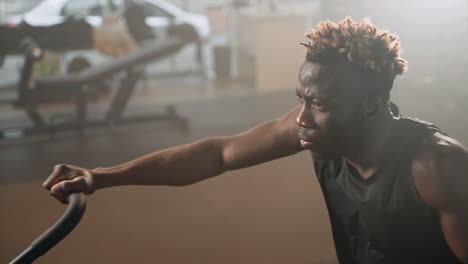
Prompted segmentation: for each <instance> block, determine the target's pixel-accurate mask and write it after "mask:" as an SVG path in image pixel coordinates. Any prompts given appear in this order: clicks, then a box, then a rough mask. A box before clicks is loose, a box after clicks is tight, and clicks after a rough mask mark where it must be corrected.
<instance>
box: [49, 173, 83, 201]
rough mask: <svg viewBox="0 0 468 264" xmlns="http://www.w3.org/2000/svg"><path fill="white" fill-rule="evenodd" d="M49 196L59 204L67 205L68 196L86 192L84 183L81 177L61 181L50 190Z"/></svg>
mask: <svg viewBox="0 0 468 264" xmlns="http://www.w3.org/2000/svg"><path fill="white" fill-rule="evenodd" d="M50 191H51V194H52V195H53V196H55V197H56V198H57V199H58V200H59V201H60V202H62V203H68V195H69V194H70V193H74V192H85V193H86V192H87V185H86V181H85V179H84V178H83V177H77V178H74V179H72V180H65V181H61V182H59V183H57V184H55V185H53V186H52V187H51V188H50Z"/></svg>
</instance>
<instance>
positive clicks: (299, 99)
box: [296, 93, 303, 102]
mask: <svg viewBox="0 0 468 264" xmlns="http://www.w3.org/2000/svg"><path fill="white" fill-rule="evenodd" d="M296 97H297V100H298V101H299V102H302V101H303V100H302V96H301V94H300V93H296Z"/></svg>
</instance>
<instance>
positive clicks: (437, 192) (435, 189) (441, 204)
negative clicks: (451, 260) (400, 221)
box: [413, 133, 468, 263]
mask: <svg viewBox="0 0 468 264" xmlns="http://www.w3.org/2000/svg"><path fill="white" fill-rule="evenodd" d="M417 156H418V158H417V161H416V162H415V163H414V164H413V178H414V180H415V184H416V188H417V190H418V192H419V194H420V196H421V198H422V199H423V200H424V201H425V202H426V203H427V204H428V205H430V206H431V207H433V208H435V209H437V210H438V211H439V215H440V225H441V229H442V231H443V234H444V236H445V239H446V241H447V244H448V245H449V247H450V249H451V250H452V252H453V253H454V254H455V255H456V256H457V257H458V258H460V260H463V261H464V262H465V263H468V192H467V190H468V152H467V151H466V147H464V146H463V145H462V144H460V143H459V142H457V141H456V140H454V139H452V138H449V137H446V136H444V135H442V134H439V133H436V134H435V135H434V136H433V137H431V138H428V140H426V141H425V142H424V143H423V147H422V149H421V151H420V153H419V154H418V155H417Z"/></svg>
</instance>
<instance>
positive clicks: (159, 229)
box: [0, 77, 468, 264]
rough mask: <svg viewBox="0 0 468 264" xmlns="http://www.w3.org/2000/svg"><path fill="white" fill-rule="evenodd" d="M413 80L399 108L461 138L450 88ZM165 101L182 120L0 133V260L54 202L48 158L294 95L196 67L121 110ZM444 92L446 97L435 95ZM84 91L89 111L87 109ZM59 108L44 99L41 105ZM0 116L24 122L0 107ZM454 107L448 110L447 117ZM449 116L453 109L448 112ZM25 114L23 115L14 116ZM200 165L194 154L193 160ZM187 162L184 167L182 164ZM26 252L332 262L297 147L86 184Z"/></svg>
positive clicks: (173, 136)
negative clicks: (197, 175) (89, 187)
mask: <svg viewBox="0 0 468 264" xmlns="http://www.w3.org/2000/svg"><path fill="white" fill-rule="evenodd" d="M418 92H420V91H418V90H414V89H408V90H404V91H399V92H396V93H395V94H394V97H395V101H396V102H397V103H398V104H400V106H401V109H402V112H403V113H405V114H407V115H409V116H416V117H420V118H421V119H430V120H431V121H433V122H436V123H437V124H439V125H441V126H442V128H444V130H445V131H447V132H448V133H449V134H451V135H453V136H454V137H455V138H458V139H459V140H460V141H461V142H463V143H464V144H467V142H468V138H467V137H466V133H465V131H466V128H467V127H468V120H467V119H466V117H465V113H466V112H467V111H466V110H467V109H466V108H467V106H466V105H464V104H463V102H462V101H463V100H462V98H459V97H457V96H456V94H452V96H453V98H442V100H441V97H440V94H437V93H436V92H434V93H430V92H428V91H426V94H427V95H428V96H427V97H424V98H421V101H417V97H415V96H414V95H415V94H418ZM168 102H170V103H172V104H174V105H175V106H176V109H177V111H178V113H180V114H181V115H182V116H184V117H187V118H189V120H190V130H189V131H188V132H182V131H178V130H176V129H174V128H170V127H166V126H163V125H159V124H148V123H147V124H140V125H136V126H131V127H116V128H113V129H94V130H90V131H87V132H86V133H85V135H84V136H81V137H80V136H78V135H76V134H74V133H69V134H60V135H58V136H57V137H56V138H55V139H53V140H48V139H44V138H33V139H30V140H24V141H22V142H13V143H11V142H10V143H2V144H1V145H0V175H1V177H0V183H1V184H0V201H1V202H0V210H1V212H2V221H1V225H0V249H1V254H0V262H1V263H5V262H7V261H9V260H11V259H13V258H14V256H16V255H17V254H18V253H20V251H22V250H23V249H24V248H26V247H27V246H28V244H29V243H30V242H31V241H32V240H33V239H34V238H35V237H36V236H38V235H39V234H40V233H41V232H43V231H45V230H46V229H47V228H48V227H49V226H50V225H51V224H52V223H54V222H55V221H56V220H57V219H58V218H59V217H60V215H61V214H62V213H63V211H64V209H65V207H64V206H63V205H61V204H59V203H58V202H56V201H55V200H54V199H53V198H52V197H50V196H49V195H48V194H47V192H46V191H44V190H43V189H42V187H41V182H42V181H43V180H44V179H45V178H46V177H47V176H48V174H49V173H50V172H51V169H52V167H53V166H54V164H57V163H70V164H76V165H79V166H83V167H87V168H94V167H98V166H111V165H114V164H118V163H121V162H125V161H128V160H130V159H133V158H135V157H138V156H140V155H143V154H146V153H149V152H152V151H156V150H161V149H164V148H167V147H171V146H176V145H180V144H185V143H189V142H192V141H194V140H197V139H201V138H204V137H207V136H221V135H232V134H235V133H238V132H240V131H243V130H245V129H247V128H250V127H252V126H253V125H255V124H258V123H259V122H262V121H266V120H269V119H272V118H277V117H279V116H281V115H282V114H284V113H286V112H287V111H288V110H289V109H291V108H292V107H293V106H294V105H295V104H296V103H297V102H296V99H295V96H294V89H292V90H291V91H282V92H274V93H268V94H262V95H260V94H257V93H256V92H255V90H254V89H253V88H252V85H251V84H249V83H232V82H225V83H216V82H214V81H204V80H201V79H197V77H187V78H178V79H177V81H174V80H173V81H167V82H166V81H155V80H150V82H149V85H147V86H145V87H143V86H142V87H140V88H139V90H138V93H137V94H136V95H135V97H134V98H132V102H131V105H132V107H131V109H130V110H133V111H143V110H144V111H153V110H154V111H159V110H161V109H163V106H164V105H165V104H167V103H168ZM447 102H450V103H447ZM99 107H100V104H99V103H96V105H95V107H94V108H93V109H95V111H98V112H99V109H100V108H99ZM51 109H53V110H57V109H61V110H60V111H62V110H63V109H62V108H61V107H57V106H55V108H54V107H49V109H45V110H46V111H48V110H50V111H52V110H51ZM2 113H5V114H2V115H1V116H0V126H6V125H9V126H10V125H11V124H20V123H24V122H25V117H24V114H23V113H22V112H17V111H14V110H13V109H6V108H5V109H2ZM453 117H455V118H453ZM460 117H461V118H460ZM26 121H27V120H26ZM201 166H203V164H201ZM188 173H189V172H188ZM37 263H70V264H73V263H168V264H170V263H174V264H175V263H187V264H189V263H226V264H229V263H233V264H234V263H252V264H253V263H269V264H273V263H278V264H279V263H308V264H319V263H321V264H325V263H326V264H331V263H337V261H336V256H335V252H334V248H333V241H332V237H331V231H330V227H329V222H328V215H327V213H326V208H325V205H324V202H323V198H322V195H321V193H320V189H319V186H318V183H317V181H316V179H315V176H314V173H313V166H312V162H311V159H310V157H309V154H308V153H306V152H302V153H299V154H298V155H295V156H291V157H288V158H284V159H280V160H277V161H274V162H270V163H267V164H262V165H259V166H255V167H252V168H247V169H242V170H237V171H232V172H228V173H225V174H224V175H222V176H220V177H217V178H215V179H210V180H207V181H205V182H202V183H198V184H195V185H192V186H188V187H179V188H171V187H137V186H125V187H117V188H113V189H105V190H101V191H98V192H97V193H95V194H94V195H92V196H90V197H88V208H87V211H86V212H85V216H84V218H83V219H82V221H81V223H80V224H79V225H78V227H77V228H76V229H75V230H74V231H73V232H72V233H71V234H70V235H69V236H68V237H67V238H65V239H64V240H63V241H62V242H61V243H60V244H58V245H57V246H56V247H55V248H53V249H52V250H51V251H49V252H48V253H47V254H46V255H45V256H43V257H42V258H40V259H39V260H38V261H37Z"/></svg>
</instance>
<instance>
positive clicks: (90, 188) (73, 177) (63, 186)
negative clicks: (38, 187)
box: [42, 164, 95, 203]
mask: <svg viewBox="0 0 468 264" xmlns="http://www.w3.org/2000/svg"><path fill="white" fill-rule="evenodd" d="M42 186H44V188H46V189H47V190H49V191H50V194H51V195H52V196H54V197H55V198H57V200H59V201H60V202H62V203H67V196H68V195H69V194H70V193H73V192H83V193H85V194H92V193H93V192H94V191H95V187H94V180H93V175H92V174H91V172H90V170H87V169H84V168H80V167H77V166H73V165H65V164H59V165H56V166H55V167H54V171H53V172H52V174H50V175H49V177H47V179H46V180H45V181H44V183H43V184H42Z"/></svg>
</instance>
